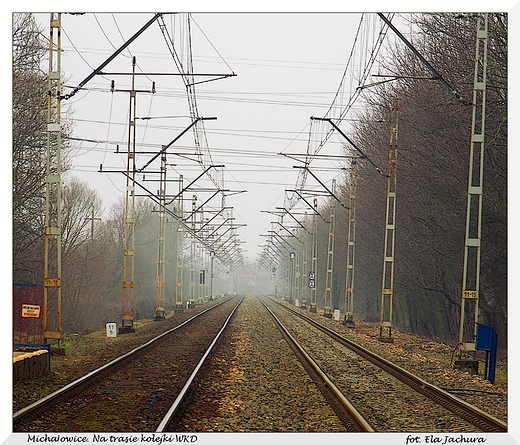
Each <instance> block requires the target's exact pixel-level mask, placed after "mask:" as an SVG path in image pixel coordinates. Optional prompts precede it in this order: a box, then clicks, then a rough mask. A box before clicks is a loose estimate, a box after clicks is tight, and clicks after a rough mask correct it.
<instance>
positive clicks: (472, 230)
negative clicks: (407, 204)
mask: <svg viewBox="0 0 520 445" xmlns="http://www.w3.org/2000/svg"><path fill="white" fill-rule="evenodd" d="M487 42H488V14H484V18H482V17H479V18H478V21H477V39H476V50H475V74H474V82H473V114H472V123H471V143H470V156H469V179H468V198H467V210H466V235H465V247H464V269H463V277H462V302H461V312H460V326H459V339H458V348H459V358H460V356H461V354H462V351H472V352H473V354H474V353H475V352H474V351H476V335H477V321H478V315H479V314H478V310H479V287H480V253H481V252H480V248H481V233H482V188H483V185H484V138H485V118H486V80H487Z"/></svg>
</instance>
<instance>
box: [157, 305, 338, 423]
mask: <svg viewBox="0 0 520 445" xmlns="http://www.w3.org/2000/svg"><path fill="white" fill-rule="evenodd" d="M167 430H168V431H178V432H182V431H189V432H346V431H347V428H346V427H345V426H344V425H343V424H342V422H341V420H340V419H339V417H338V416H337V415H336V414H335V412H334V411H333V409H332V408H331V407H330V405H329V404H328V402H327V401H326V399H325V398H324V397H323V395H322V394H321V393H320V390H319V389H318V388H317V384H316V382H314V381H313V380H312V379H311V378H310V377H309V375H308V374H307V372H306V370H305V369H304V367H303V366H302V364H301V363H300V362H299V361H298V359H297V358H296V356H295V354H294V352H293V351H292V350H291V348H290V347H289V345H288V344H287V342H286V340H285V339H284V337H283V335H282V334H281V332H280V330H279V329H278V328H277V327H276V325H275V324H274V322H273V318H272V317H271V315H269V313H268V312H267V311H266V310H265V308H264V307H263V306H262V304H261V303H260V301H259V299H258V298H256V297H246V298H245V300H244V302H243V304H242V305H241V306H240V307H239V308H238V309H237V311H236V313H235V315H234V317H233V322H232V323H231V325H230V326H229V328H228V330H227V331H226V333H225V334H224V338H223V339H222V342H221V343H220V345H219V348H218V350H217V351H215V353H214V355H213V356H212V358H211V359H210V360H209V361H208V363H207V366H206V367H205V369H204V373H203V375H202V376H201V378H200V380H198V381H197V384H196V385H195V388H194V390H193V392H192V393H191V395H190V398H189V400H186V401H185V403H183V404H182V406H181V407H180V409H179V411H178V414H177V416H176V417H175V418H174V419H173V421H172V423H170V424H169V426H168V428H167Z"/></svg>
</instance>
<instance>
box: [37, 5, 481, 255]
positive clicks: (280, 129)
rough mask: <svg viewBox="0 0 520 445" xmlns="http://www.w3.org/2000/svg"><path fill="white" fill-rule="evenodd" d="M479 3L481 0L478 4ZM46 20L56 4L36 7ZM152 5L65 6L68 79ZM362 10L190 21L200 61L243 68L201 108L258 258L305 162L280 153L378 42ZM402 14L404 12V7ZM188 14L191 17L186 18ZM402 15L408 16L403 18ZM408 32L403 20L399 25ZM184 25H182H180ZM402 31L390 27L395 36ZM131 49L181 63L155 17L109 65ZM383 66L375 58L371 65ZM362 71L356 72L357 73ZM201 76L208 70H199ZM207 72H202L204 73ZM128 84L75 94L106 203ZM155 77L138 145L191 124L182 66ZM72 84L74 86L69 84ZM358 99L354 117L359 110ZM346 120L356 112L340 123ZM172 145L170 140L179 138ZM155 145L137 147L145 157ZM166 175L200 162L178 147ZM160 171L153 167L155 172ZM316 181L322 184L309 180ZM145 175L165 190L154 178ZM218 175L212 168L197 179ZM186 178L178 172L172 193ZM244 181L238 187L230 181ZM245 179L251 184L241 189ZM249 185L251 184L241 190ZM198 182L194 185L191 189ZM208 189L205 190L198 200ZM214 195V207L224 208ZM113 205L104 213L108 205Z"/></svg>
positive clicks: (130, 30) (118, 183)
mask: <svg viewBox="0 0 520 445" xmlns="http://www.w3.org/2000/svg"><path fill="white" fill-rule="evenodd" d="M472 9H473V10H474V7H473V8H472ZM36 16H37V18H38V20H39V21H40V22H41V24H42V26H43V27H44V28H45V30H46V32H48V21H49V15H48V14H37V15H36ZM151 17H152V13H96V14H93V13H87V14H84V15H69V14H66V15H63V20H62V27H63V31H64V34H63V47H64V53H63V72H64V75H65V84H66V85H67V86H76V85H77V84H78V83H79V82H80V81H82V80H83V79H84V78H85V77H86V76H87V75H89V74H90V73H91V72H92V70H93V69H94V68H96V67H97V66H98V65H99V64H100V63H101V62H103V61H104V60H105V59H106V58H107V57H108V56H109V55H111V54H112V53H113V51H114V50H115V48H118V47H120V46H121V44H122V43H123V42H124V41H126V40H128V38H129V37H130V36H132V35H133V34H134V33H135V32H136V31H137V30H138V29H140V28H141V27H142V26H143V25H144V24H145V23H146V22H147V21H148V20H149V19H150V18H151ZM360 18H361V14H360V13H275V14H273V13H254V14H251V13H193V15H192V22H191V38H192V45H191V47H192V54H193V64H194V72H196V73H217V74H230V73H234V74H236V76H234V77H229V78H226V79H222V80H216V81H212V82H207V83H204V84H201V85H198V86H197V89H196V91H197V104H198V111H199V115H200V116H204V117H216V118H217V120H211V121H207V122H206V123H205V128H206V135H207V141H208V147H209V149H210V152H211V156H212V161H213V164H215V165H218V164H223V165H225V173H224V187H225V188H226V189H230V190H231V192H230V193H229V195H230V196H228V197H227V198H226V205H228V206H232V207H233V208H234V216H235V217H236V220H235V222H236V223H237V224H246V225H247V226H246V227H242V228H240V229H239V234H240V238H241V239H242V240H244V241H245V242H246V243H245V244H244V246H243V248H244V250H245V256H246V257H248V258H249V259H251V260H254V259H255V258H256V255H257V253H258V252H259V251H260V250H261V248H260V247H258V246H259V245H261V244H263V243H264V242H265V237H262V236H261V235H265V234H267V232H268V231H269V230H270V229H271V221H275V220H276V217H275V216H274V215H273V214H271V213H268V212H273V211H276V207H280V206H283V204H284V192H285V190H286V189H293V188H294V187H295V185H296V180H297V175H298V171H299V170H298V169H295V168H294V167H293V166H294V165H295V164H297V162H296V161H295V160H293V159H291V158H288V157H285V156H281V155H279V153H281V152H284V153H286V154H289V153H305V151H306V149H307V146H308V136H309V125H310V116H318V117H319V116H323V115H324V114H325V112H326V111H327V109H328V107H329V105H330V104H331V102H332V100H333V98H334V97H335V94H336V91H337V89H338V86H339V84H340V81H341V79H342V76H343V73H344V71H345V67H346V64H347V61H348V59H349V56H350V55H351V53H352V51H354V56H355V58H356V57H357V59H356V63H357V64H358V65H357V66H356V65H354V66H353V68H354V69H356V68H357V69H359V68H360V67H361V65H362V64H363V60H362V55H361V54H360V51H362V48H363V47H364V48H365V49H367V48H370V49H371V44H372V40H370V39H371V38H372V37H371V36H370V35H369V34H367V35H366V36H365V38H366V39H367V42H368V45H360V43H359V40H358V41H357V42H355V35H356V31H357V28H358V26H359V23H360ZM396 20H399V17H398V16H397V17H396ZM182 22H183V23H186V22H185V20H182ZM165 23H166V25H167V28H168V30H169V32H170V33H172V34H173V33H175V34H177V35H178V36H181V37H180V39H177V38H176V45H177V48H176V49H177V51H179V52H180V53H181V54H183V53H185V52H186V42H187V36H188V33H187V31H186V28H185V27H183V26H184V25H181V20H179V18H178V17H177V18H176V17H174V16H168V15H167V16H165ZM364 23H365V24H366V25H368V26H366V32H374V31H377V29H379V26H380V25H379V23H378V19H377V18H376V17H375V14H368V15H365V17H364ZM401 26H403V25H402V23H401ZM401 30H402V31H403V32H406V28H404V27H401ZM182 36H183V37H182ZM390 37H391V38H393V36H390ZM131 56H136V58H137V64H138V67H137V71H138V72H139V71H142V72H148V73H152V72H171V73H175V72H177V69H176V67H175V65H174V63H173V59H172V57H171V55H170V54H169V51H168V48H167V45H166V44H165V40H164V38H163V35H162V33H161V31H160V28H159V26H158V25H157V24H154V25H152V26H151V27H150V28H149V29H148V30H147V31H145V33H143V35H141V36H140V37H139V38H138V39H137V40H136V41H135V42H134V43H132V45H131V46H130V47H129V48H128V50H125V51H124V52H123V53H122V54H121V55H119V56H118V57H117V58H116V59H115V60H114V61H113V62H111V64H110V65H108V66H107V67H106V68H105V69H104V71H105V72H109V73H113V72H126V73H129V72H130V71H131ZM373 72H374V74H375V73H376V72H377V64H376V65H375V66H374V70H373ZM355 75H356V73H355V72H349V73H348V75H347V78H348V79H349V81H350V80H351V79H352V76H354V77H355ZM201 79H202V78H199V80H201ZM204 79H205V78H204ZM111 80H115V82H116V88H118V89H125V88H126V89H128V88H129V81H130V78H129V76H118V75H106V76H96V77H95V78H93V79H92V80H91V81H90V82H89V83H88V84H87V85H86V90H85V91H80V92H79V93H78V94H77V95H75V96H74V97H72V98H71V99H69V100H68V101H67V104H66V105H67V107H69V108H70V111H71V113H72V114H71V115H72V117H73V119H74V121H75V126H74V137H77V138H80V139H89V140H93V141H97V142H96V143H94V142H87V141H81V142H77V143H75V150H74V151H73V158H72V170H71V172H70V175H73V176H75V177H78V178H80V179H82V180H84V181H86V182H87V183H88V184H89V186H90V187H93V188H95V189H96V190H98V192H99V193H100V195H101V197H102V198H103V201H104V204H105V208H106V209H108V208H109V207H110V205H111V204H112V203H114V202H115V201H117V200H118V199H121V197H123V196H124V189H125V179H124V176H123V175H122V174H120V173H110V174H109V173H98V169H99V165H100V164H103V169H104V170H121V169H124V168H125V163H126V155H125V154H115V153H114V151H115V149H116V143H119V144H120V147H121V150H122V151H124V150H126V140H127V120H128V93H126V92H116V93H110V91H109V89H110V82H111ZM152 80H153V81H155V82H156V84H155V86H156V93H155V94H153V95H152V94H149V93H138V95H137V116H140V117H150V116H151V117H153V119H150V120H138V122H137V143H138V147H137V151H140V150H143V151H148V152H157V151H158V150H159V149H160V147H161V145H164V144H167V143H169V142H170V141H171V140H172V139H173V138H174V137H175V136H176V135H178V134H179V133H180V132H181V131H182V130H183V129H184V128H186V127H187V126H188V124H189V122H190V121H189V118H188V117H187V116H188V114H189V111H188V110H189V109H188V101H187V97H186V93H185V88H184V86H183V84H182V81H181V79H180V78H179V77H178V76H140V77H139V78H138V81H137V84H138V88H141V89H143V90H149V89H150V88H151V81H152ZM352 82H353V83H352V84H350V83H348V84H347V85H346V87H345V88H344V91H343V94H344V95H345V97H348V95H349V94H351V93H352V91H354V89H355V87H357V86H358V83H357V80H356V79H355V78H354V79H353V80H352ZM68 91H70V90H65V93H66V92H68ZM356 110H357V105H356V106H355V107H354V108H353V110H352V112H351V113H349V114H348V115H347V118H352V119H354V118H355V111H356ZM342 126H343V130H344V131H345V132H348V120H346V121H344V122H343V123H342ZM193 146H194V145H193V134H192V133H191V132H190V133H187V134H185V135H184V136H183V137H182V138H181V139H179V141H178V142H177V143H176V144H175V146H174V147H178V148H179V150H180V151H182V150H183V151H186V150H188V151H189V147H193ZM174 147H172V152H173V151H175V148H174ZM341 147H342V143H341V138H340V137H339V136H337V135H335V136H334V137H332V138H331V139H330V141H329V143H328V144H327V148H326V152H327V153H330V154H341ZM150 157H151V155H145V154H143V155H140V156H139V158H138V160H137V164H138V167H139V166H140V165H143V164H144V163H145V162H146V161H147V160H148V159H149V158H150ZM168 162H169V163H171V164H174V165H172V166H171V167H170V168H169V178H170V179H175V178H178V177H179V175H183V177H184V180H185V181H186V182H189V181H191V180H192V179H194V178H195V177H196V176H198V175H199V173H200V171H201V170H200V167H199V166H198V165H196V163H195V162H193V161H190V160H186V159H184V158H179V157H176V156H173V155H172V156H169V157H168ZM340 167H341V164H340V163H339V162H338V161H335V162H332V163H330V162H329V163H328V164H327V165H325V164H324V163H321V164H318V163H315V165H314V167H313V168H315V172H316V174H317V175H319V177H320V179H321V180H322V181H323V182H324V183H326V184H327V186H330V182H331V180H332V178H333V177H337V178H339V177H340V176H341V174H342V173H341V170H340ZM152 178H153V179H156V178H157V177H153V175H148V176H147V179H152ZM309 182H311V183H310V184H309V186H311V187H316V188H319V185H318V184H317V183H316V182H314V183H312V180H310V181H309ZM153 184H154V183H152V182H149V183H148V184H147V185H148V186H149V187H150V189H152V190H156V189H157V187H156V185H153ZM197 185H199V186H200V187H209V186H210V185H211V183H210V181H209V180H203V179H201V180H200V181H198V182H197ZM177 188H178V185H177V184H176V183H173V182H172V183H170V184H169V185H168V193H174V192H176V190H177ZM234 191H236V192H237V193H236V194H233V192H234ZM243 191H245V192H243ZM238 192H243V193H238ZM191 194H192V193H191V192H190V193H189V194H187V195H188V196H185V197H186V198H187V199H188V198H190V197H191ZM208 196H209V195H207V192H206V194H204V192H200V193H198V197H199V199H200V200H204V199H206V197H208ZM219 205H220V204H219V202H218V201H217V200H213V201H211V202H210V203H208V208H210V207H213V208H217V207H218V206H219ZM105 216H106V215H105Z"/></svg>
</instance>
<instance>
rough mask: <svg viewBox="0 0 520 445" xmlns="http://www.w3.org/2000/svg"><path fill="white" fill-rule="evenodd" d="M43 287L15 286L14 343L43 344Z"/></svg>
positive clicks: (39, 285)
mask: <svg viewBox="0 0 520 445" xmlns="http://www.w3.org/2000/svg"><path fill="white" fill-rule="evenodd" d="M42 316H43V285H42V284H26V283H14V284H13V343H43V318H42Z"/></svg>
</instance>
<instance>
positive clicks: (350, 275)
mask: <svg viewBox="0 0 520 445" xmlns="http://www.w3.org/2000/svg"><path fill="white" fill-rule="evenodd" d="M356 192H357V161H356V160H352V163H351V170H350V183H349V211H348V231H347V269H346V274H345V319H344V320H343V324H344V325H346V326H348V327H352V328H353V327H354V260H355V254H356Z"/></svg>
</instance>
